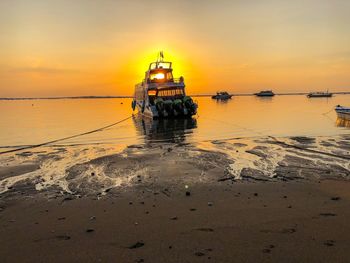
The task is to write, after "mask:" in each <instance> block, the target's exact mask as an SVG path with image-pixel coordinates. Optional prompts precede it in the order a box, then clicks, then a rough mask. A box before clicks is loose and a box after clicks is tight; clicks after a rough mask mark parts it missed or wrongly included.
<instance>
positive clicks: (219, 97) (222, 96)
mask: <svg viewBox="0 0 350 263" xmlns="http://www.w3.org/2000/svg"><path fill="white" fill-rule="evenodd" d="M231 97H232V95H230V94H228V93H227V92H226V91H221V92H220V91H218V92H216V95H213V96H211V98H212V99H216V100H228V99H231Z"/></svg>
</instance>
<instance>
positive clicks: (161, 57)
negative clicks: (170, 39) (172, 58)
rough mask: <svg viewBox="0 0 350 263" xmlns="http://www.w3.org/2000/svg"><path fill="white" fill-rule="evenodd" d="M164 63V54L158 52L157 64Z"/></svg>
mask: <svg viewBox="0 0 350 263" xmlns="http://www.w3.org/2000/svg"><path fill="white" fill-rule="evenodd" d="M163 61H164V54H163V51H160V52H159V54H158V58H157V62H163Z"/></svg>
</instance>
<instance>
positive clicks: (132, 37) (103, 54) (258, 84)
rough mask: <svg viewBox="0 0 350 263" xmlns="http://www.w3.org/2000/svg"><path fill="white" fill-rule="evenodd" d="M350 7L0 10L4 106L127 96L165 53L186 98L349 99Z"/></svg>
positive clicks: (139, 3) (231, 4) (19, 4)
mask: <svg viewBox="0 0 350 263" xmlns="http://www.w3.org/2000/svg"><path fill="white" fill-rule="evenodd" d="M349 13H350V2H349V1H340V0H339V1H335V0H334V1H325V0H317V1H316V0H306V1H305V0H303V1H299V0H296V1H283V0H266V1H258V0H257V1H231V0H218V1H210V0H202V1H200V0H188V1H187V0H186V1H185V0H178V1H167V0H163V1H160V0H148V1H145V0H116V1H109V0H105V1H92V0H91V1H89V0H84V1H83V0H75V1H68V0H61V1H53V0H45V1H44V0H36V1H25V0H22V1H18V0H2V1H1V2H0V36H1V38H0V97H38V96H79V95H131V94H132V93H133V88H134V84H135V83H137V82H139V81H141V79H142V77H143V75H144V71H145V70H146V69H147V67H148V63H149V62H151V61H152V60H153V59H155V58H156V56H157V52H158V51H160V50H163V51H164V54H165V57H166V58H167V59H169V60H172V61H173V62H174V68H175V69H174V71H175V74H176V75H177V76H180V75H183V76H184V77H185V81H186V84H187V92H188V93H190V94H201V93H213V92H215V91H216V90H227V91H230V92H234V93H249V92H255V91H256V90H260V89H266V88H269V89H273V90H274V91H276V92H293V91H311V90H325V89H329V90H331V91H350V30H349V24H350V16H349V15H348V14H349Z"/></svg>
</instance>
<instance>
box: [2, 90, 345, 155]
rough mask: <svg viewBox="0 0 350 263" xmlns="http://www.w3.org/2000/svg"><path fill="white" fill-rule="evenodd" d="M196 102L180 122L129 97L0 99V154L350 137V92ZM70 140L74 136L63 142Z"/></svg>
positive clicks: (197, 100) (207, 99)
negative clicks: (139, 107)
mask: <svg viewBox="0 0 350 263" xmlns="http://www.w3.org/2000/svg"><path fill="white" fill-rule="evenodd" d="M194 100H195V101H196V102H197V103H198V113H197V115H196V116H193V118H190V119H175V120H150V119H145V118H142V116H140V115H139V114H138V113H137V111H136V112H133V111H132V108H131V99H129V98H89V99H87V98H74V99H72V98H67V99H31V100H0V112H1V115H0V151H6V149H8V148H16V147H23V146H30V145H37V144H41V143H45V142H49V141H53V140H54V141H56V140H57V141H56V142H55V143H54V144H56V145H66V146H67V145H89V144H115V145H117V144H123V145H133V144H142V143H157V142H186V143H192V142H201V141H210V140H220V139H231V138H250V137H266V136H274V137H290V136H332V135H341V134H349V133H350V123H349V121H347V120H343V119H339V118H337V115H336V113H335V111H334V107H335V106H336V105H344V106H346V105H347V106H350V95H340V94H339V95H335V96H333V97H332V98H307V97H306V96H305V95H277V96H274V97H268V98H266V97H265V98H264V97H263V98H262V97H255V96H234V97H232V99H230V100H227V101H217V100H214V99H212V98H210V97H194ZM101 128H102V129H101ZM91 131H92V132H91ZM89 132H91V133H89ZM86 133H87V134H86ZM81 134H84V135H81ZM75 135H76V136H75ZM70 136H75V137H73V138H70V139H63V140H61V139H62V138H66V137H70Z"/></svg>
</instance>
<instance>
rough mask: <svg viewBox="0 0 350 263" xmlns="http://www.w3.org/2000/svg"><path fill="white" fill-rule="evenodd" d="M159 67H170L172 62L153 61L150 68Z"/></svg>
mask: <svg viewBox="0 0 350 263" xmlns="http://www.w3.org/2000/svg"><path fill="white" fill-rule="evenodd" d="M157 68H164V69H170V68H171V62H153V63H151V64H150V65H149V69H157Z"/></svg>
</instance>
